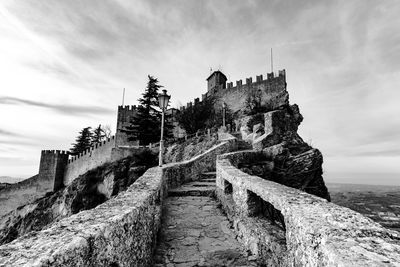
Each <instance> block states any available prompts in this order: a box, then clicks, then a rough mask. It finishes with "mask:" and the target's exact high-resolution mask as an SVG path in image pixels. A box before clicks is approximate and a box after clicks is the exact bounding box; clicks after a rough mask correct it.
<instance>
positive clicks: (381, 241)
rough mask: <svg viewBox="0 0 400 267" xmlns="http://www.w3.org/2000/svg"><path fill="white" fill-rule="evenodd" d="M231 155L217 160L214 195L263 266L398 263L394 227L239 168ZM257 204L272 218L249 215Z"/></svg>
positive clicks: (399, 249) (399, 250)
mask: <svg viewBox="0 0 400 267" xmlns="http://www.w3.org/2000/svg"><path fill="white" fill-rule="evenodd" d="M235 154H236V153H231V154H230V155H229V154H228V155H223V156H220V157H219V158H218V160H217V197H218V199H219V200H220V201H221V203H222V205H223V207H224V209H225V210H226V212H227V214H228V216H229V218H230V219H231V220H232V221H233V226H234V228H235V230H236V231H237V233H238V237H239V239H241V240H242V242H243V243H244V244H245V245H246V246H247V247H248V249H249V250H250V251H251V252H252V253H254V254H256V255H258V256H259V257H260V258H261V259H262V260H263V261H264V262H265V264H266V265H267V266H399V265H400V235H399V234H398V233H397V232H395V231H391V230H388V229H385V228H383V227H382V226H380V225H379V224H378V223H375V222H373V221H372V220H371V219H369V218H366V217H364V216H362V215H361V214H359V213H357V212H354V211H352V210H350V209H347V208H344V207H340V206H337V205H335V204H332V203H329V202H328V201H326V200H325V199H322V198H319V197H316V196H313V195H310V194H307V193H305V192H303V191H300V190H297V189H294V188H289V187H286V186H283V185H280V184H278V183H274V182H271V181H268V180H264V179H261V178H259V177H257V176H251V175H248V174H246V173H244V172H241V171H240V170H238V169H237V168H236V167H234V166H233V164H232V163H231V161H230V158H232V159H233V160H234V161H238V160H239V161H240V159H238V157H237V155H235ZM260 204H262V205H260ZM257 205H259V206H263V207H269V211H270V214H271V211H272V213H274V218H275V219H271V218H272V217H271V216H269V217H268V216H264V215H263V214H260V213H259V214H258V215H257V216H255V214H254V209H255V208H257V207H256V206H257ZM279 218H281V219H282V222H281V223H280V222H279V220H278V219H279Z"/></svg>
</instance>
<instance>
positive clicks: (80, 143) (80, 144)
mask: <svg viewBox="0 0 400 267" xmlns="http://www.w3.org/2000/svg"><path fill="white" fill-rule="evenodd" d="M91 129H92V128H91V127H86V128H83V129H82V130H81V131H80V132H79V135H78V137H76V140H75V143H74V144H72V148H71V149H70V151H71V154H72V155H78V154H79V153H81V152H83V151H85V150H86V149H88V148H90V147H91V144H92V138H93V133H92V131H91Z"/></svg>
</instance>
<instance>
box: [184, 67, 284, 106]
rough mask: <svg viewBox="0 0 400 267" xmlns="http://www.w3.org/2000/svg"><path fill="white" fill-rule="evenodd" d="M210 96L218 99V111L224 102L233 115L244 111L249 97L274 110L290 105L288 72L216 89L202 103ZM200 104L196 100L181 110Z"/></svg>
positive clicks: (258, 77)
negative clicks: (287, 83) (287, 88)
mask: <svg viewBox="0 0 400 267" xmlns="http://www.w3.org/2000/svg"><path fill="white" fill-rule="evenodd" d="M210 96H213V97H215V98H216V100H217V103H216V107H217V108H218V109H221V107H222V102H225V104H226V105H227V108H228V109H229V110H230V111H231V112H232V113H235V112H240V111H243V110H244V109H245V107H246V100H247V99H248V97H249V96H250V97H251V96H252V97H255V98H259V99H260V100H261V105H262V106H264V107H267V108H268V109H270V110H274V109H277V108H279V107H281V106H284V105H287V104H289V94H288V92H287V90H286V72H285V70H281V71H279V72H278V75H275V74H274V73H268V74H267V79H263V75H259V76H256V79H255V81H254V82H253V79H252V78H251V77H250V78H247V79H246V83H243V82H242V80H239V81H236V84H235V86H234V85H233V82H229V83H227V86H226V88H223V87H215V88H213V89H212V90H211V91H209V92H207V93H206V94H203V95H202V101H203V100H204V99H205V98H207V97H210ZM198 103H200V100H199V98H196V99H194V101H193V102H189V103H187V105H186V106H183V107H181V108H180V110H181V111H182V110H185V109H186V108H189V107H191V106H193V105H196V104H198Z"/></svg>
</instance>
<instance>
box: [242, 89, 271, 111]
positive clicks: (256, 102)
mask: <svg viewBox="0 0 400 267" xmlns="http://www.w3.org/2000/svg"><path fill="white" fill-rule="evenodd" d="M271 110H272V107H271V104H269V105H267V104H264V105H263V103H262V94H261V90H258V91H252V92H251V93H250V94H249V95H248V96H247V98H246V102H245V109H244V113H245V114H246V115H254V114H257V113H265V112H268V111H271Z"/></svg>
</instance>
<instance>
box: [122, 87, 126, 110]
mask: <svg viewBox="0 0 400 267" xmlns="http://www.w3.org/2000/svg"><path fill="white" fill-rule="evenodd" d="M124 102H125V88H124V91H123V92H122V106H123V105H124Z"/></svg>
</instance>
